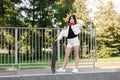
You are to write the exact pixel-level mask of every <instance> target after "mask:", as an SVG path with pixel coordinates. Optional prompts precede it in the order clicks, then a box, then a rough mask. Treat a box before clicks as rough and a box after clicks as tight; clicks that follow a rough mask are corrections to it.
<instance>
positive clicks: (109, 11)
mask: <svg viewBox="0 0 120 80" xmlns="http://www.w3.org/2000/svg"><path fill="white" fill-rule="evenodd" d="M103 4H104V3H103V2H102V1H101V0H100V5H99V6H98V10H99V11H98V12H97V13H96V16H95V19H96V21H97V23H96V26H97V27H98V29H99V30H97V36H98V38H97V39H98V50H99V52H101V51H104V50H103V49H105V48H102V47H103V45H104V46H106V47H107V48H109V49H111V55H112V53H113V51H115V52H116V54H117V52H120V23H119V21H120V14H118V13H117V12H116V11H115V10H114V4H113V3H112V2H111V1H109V2H107V4H106V5H103ZM109 52H110V51H109ZM103 53H104V52H103ZM106 55H107V54H106Z"/></svg>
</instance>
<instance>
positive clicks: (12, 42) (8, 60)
mask: <svg viewBox="0 0 120 80" xmlns="http://www.w3.org/2000/svg"><path fill="white" fill-rule="evenodd" d="M60 30H61V29H60V28H24V27H17V28H16V27H7V28H5V27H0V68H5V67H10V66H11V65H12V67H15V65H18V66H19V68H21V67H22V65H24V67H26V68H27V67H28V65H29V64H30V65H29V67H34V66H35V67H36V66H37V65H38V67H39V66H40V65H41V66H42V65H44V64H46V65H48V64H50V62H51V55H52V45H53V42H54V40H55V38H56V37H57V35H58V34H59V32H60ZM79 38H80V51H79V54H80V63H83V64H88V63H92V65H93V66H95V59H96V54H95V53H96V31H95V29H81V33H80V34H79ZM65 47H66V39H65V38H63V39H62V40H60V41H59V42H58V51H57V52H58V54H57V63H61V62H63V58H64V54H65ZM73 58H74V54H73V52H71V55H70V59H69V60H70V61H72V60H73ZM34 64H35V65H34Z"/></svg>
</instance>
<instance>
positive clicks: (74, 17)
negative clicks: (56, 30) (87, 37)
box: [64, 15, 77, 27]
mask: <svg viewBox="0 0 120 80" xmlns="http://www.w3.org/2000/svg"><path fill="white" fill-rule="evenodd" d="M71 17H72V18H73V19H74V22H75V24H76V23H77V20H76V16H75V15H71V16H70V17H69V19H68V22H67V24H66V25H65V26H64V27H67V26H68V24H69V23H70V19H71Z"/></svg>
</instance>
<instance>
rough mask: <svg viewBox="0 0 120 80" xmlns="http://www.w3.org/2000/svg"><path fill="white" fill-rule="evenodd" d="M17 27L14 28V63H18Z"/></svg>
mask: <svg viewBox="0 0 120 80" xmlns="http://www.w3.org/2000/svg"><path fill="white" fill-rule="evenodd" d="M17 38H18V29H17V28H15V64H17V63H18V58H17V56H18V39H17Z"/></svg>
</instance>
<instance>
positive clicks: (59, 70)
mask: <svg viewBox="0 0 120 80" xmlns="http://www.w3.org/2000/svg"><path fill="white" fill-rule="evenodd" d="M56 71H57V72H66V69H63V68H60V69H58V70H56Z"/></svg>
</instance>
